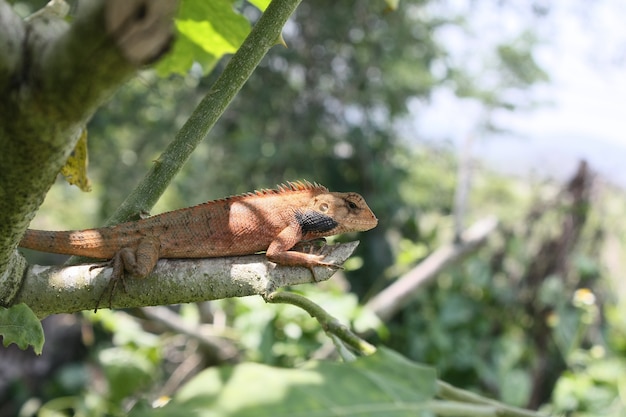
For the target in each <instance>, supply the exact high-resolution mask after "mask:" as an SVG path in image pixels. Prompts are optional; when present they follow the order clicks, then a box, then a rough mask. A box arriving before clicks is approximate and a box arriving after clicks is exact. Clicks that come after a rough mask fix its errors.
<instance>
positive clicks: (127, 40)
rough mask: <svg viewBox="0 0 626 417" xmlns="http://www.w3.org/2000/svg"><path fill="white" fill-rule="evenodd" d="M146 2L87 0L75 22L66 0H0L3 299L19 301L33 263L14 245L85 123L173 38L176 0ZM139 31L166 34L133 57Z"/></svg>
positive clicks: (148, 34) (0, 284)
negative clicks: (30, 1) (31, 1)
mask: <svg viewBox="0 0 626 417" xmlns="http://www.w3.org/2000/svg"><path fill="white" fill-rule="evenodd" d="M145 3H146V2H144V1H138V0H136V1H129V2H128V4H127V7H130V8H131V10H133V11H134V12H131V13H127V14H124V15H121V14H116V13H114V12H112V11H111V8H114V7H115V5H116V2H115V1H110V2H109V1H105V0H83V1H81V2H80V3H79V4H78V13H77V15H76V16H75V19H74V20H73V21H72V23H71V24H70V23H68V22H66V21H65V19H64V10H67V8H66V7H64V6H66V5H65V3H64V2H63V1H61V0H53V1H51V2H50V3H49V4H48V6H46V8H44V9H43V10H41V11H39V12H37V13H35V14H34V15H32V16H31V17H29V18H27V19H24V20H23V19H20V18H19V17H17V15H15V13H14V12H13V10H12V9H11V7H10V6H8V5H7V3H6V2H5V1H4V0H0V23H1V24H0V149H2V152H0V166H2V175H1V176H0V305H9V304H11V301H12V299H13V298H14V296H15V294H16V293H17V291H18V289H19V285H20V281H21V279H22V276H23V274H24V270H25V266H26V263H25V262H24V260H23V259H22V258H21V257H19V256H16V255H15V251H14V250H13V249H14V248H15V246H16V244H17V242H18V240H19V237H20V236H21V235H22V233H23V232H24V230H26V228H27V227H28V224H29V223H30V221H31V219H32V217H33V216H34V214H35V212H36V211H37V208H38V207H39V205H40V204H41V202H42V201H43V199H44V197H45V194H46V192H47V191H48V189H49V188H50V186H51V185H52V183H53V182H54V179H55V178H56V175H57V173H58V172H59V170H60V168H61V166H62V165H63V164H64V163H65V161H66V160H67V157H68V156H69V154H70V153H71V152H72V150H73V149H74V145H75V144H76V141H77V140H78V137H79V134H80V131H81V130H82V129H83V127H84V126H85V125H86V123H87V121H88V120H89V118H91V116H92V114H93V113H94V111H95V110H96V108H98V106H100V105H101V104H102V103H103V102H104V101H106V100H107V99H108V98H109V97H110V95H111V94H112V92H113V91H115V90H116V89H117V88H118V87H119V86H120V85H121V84H122V83H124V82H125V81H126V80H127V79H128V78H130V77H131V76H132V75H133V74H134V72H135V70H136V69H137V68H138V67H139V66H141V65H144V64H145V63H146V62H147V61H152V60H154V59H155V58H156V57H158V56H159V54H160V53H162V52H163V51H165V50H166V49H167V46H168V45H169V40H170V39H171V37H172V34H173V23H172V21H173V19H172V17H173V13H174V6H175V2H174V1H173V0H157V1H155V2H148V3H150V4H165V3H166V4H170V7H161V8H158V7H153V6H150V5H148V6H147V5H146V4H145ZM133 7H134V9H132V8H133ZM116 17H118V18H123V19H124V22H123V24H122V25H117V26H116V25H115V18H116ZM138 27H139V29H137V28H138ZM142 30H143V32H142ZM130 31H134V32H133V36H128V32H130ZM137 31H138V32H140V33H143V36H144V37H152V36H154V37H156V38H158V39H159V40H160V43H157V44H153V45H152V49H151V50H150V53H148V54H146V55H143V56H141V57H139V58H137V57H135V58H136V59H132V60H131V59H129V53H128V49H129V48H130V49H131V50H133V48H132V46H133V43H134V42H139V41H141V40H142V36H141V35H137ZM155 33H158V34H160V36H155ZM142 59H143V61H142Z"/></svg>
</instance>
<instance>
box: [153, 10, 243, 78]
mask: <svg viewBox="0 0 626 417" xmlns="http://www.w3.org/2000/svg"><path fill="white" fill-rule="evenodd" d="M175 22H176V29H177V32H178V34H177V37H176V41H175V42H174V46H173V48H172V51H171V52H170V53H169V54H168V55H167V56H166V57H165V58H164V59H163V60H161V62H159V64H158V65H157V67H156V69H157V73H158V74H159V75H160V76H166V75H169V74H171V73H178V74H185V73H186V72H187V71H189V69H190V68H191V66H192V64H193V63H194V62H196V63H198V64H200V66H201V67H202V71H203V73H205V74H206V73H208V72H209V71H211V69H213V67H214V66H215V64H216V63H217V61H218V60H219V59H220V58H222V57H223V56H224V55H226V54H232V53H234V52H235V51H237V49H238V48H239V46H240V45H241V43H242V42H243V41H244V39H245V38H246V36H247V35H248V33H249V32H250V23H249V22H248V21H247V20H246V18H244V17H243V16H242V15H240V14H238V13H237V12H236V11H235V10H234V9H233V4H232V1H230V0H212V1H204V0H184V1H183V2H182V3H181V5H180V8H179V10H178V15H177V17H176V19H175Z"/></svg>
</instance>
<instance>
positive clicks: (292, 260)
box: [265, 225, 340, 281]
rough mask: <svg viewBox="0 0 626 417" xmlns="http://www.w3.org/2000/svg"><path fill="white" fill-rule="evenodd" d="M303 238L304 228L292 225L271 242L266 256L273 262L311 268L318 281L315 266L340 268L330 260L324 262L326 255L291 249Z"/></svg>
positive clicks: (314, 277)
mask: <svg viewBox="0 0 626 417" xmlns="http://www.w3.org/2000/svg"><path fill="white" fill-rule="evenodd" d="M301 239H302V229H301V228H300V227H299V226H296V225H290V226H289V227H286V228H285V229H283V230H282V231H281V232H280V233H279V234H278V236H277V237H276V239H274V240H273V241H272V243H270V245H269V247H268V248H267V251H266V253H265V256H267V259H269V260H270V261H272V262H275V263H277V264H280V265H288V266H304V267H306V268H309V270H310V271H311V274H313V279H314V280H315V281H317V276H316V275H315V271H314V270H313V267H315V266H327V267H331V268H339V267H340V266H339V265H335V264H333V263H330V262H324V256H322V255H315V254H311V253H302V252H296V251H293V250H290V249H291V248H293V247H294V246H295V245H296V244H297V243H298V242H300V241H301Z"/></svg>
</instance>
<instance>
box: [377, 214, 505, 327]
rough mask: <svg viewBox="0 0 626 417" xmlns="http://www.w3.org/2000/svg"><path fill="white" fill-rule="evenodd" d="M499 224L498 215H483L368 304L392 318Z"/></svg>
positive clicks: (385, 319)
mask: <svg viewBox="0 0 626 417" xmlns="http://www.w3.org/2000/svg"><path fill="white" fill-rule="evenodd" d="M497 225H498V221H497V219H495V218H493V217H489V218H486V219H483V220H481V221H479V222H477V223H476V224H474V225H473V226H472V227H470V228H469V229H467V230H466V231H465V232H464V233H463V234H462V236H461V239H460V241H459V242H458V243H451V244H448V245H445V246H442V247H440V248H439V249H437V250H436V251H435V252H433V253H432V254H431V255H430V256H428V257H427V258H426V259H424V260H423V261H422V262H420V263H419V265H417V266H416V267H415V268H413V269H412V270H411V271H409V272H408V273H406V274H405V275H404V276H402V277H401V278H400V279H398V280H397V281H396V282H394V283H393V284H391V285H390V286H389V287H387V288H386V289H385V290H383V291H381V292H380V293H379V294H377V295H376V296H375V297H373V298H372V299H371V300H370V301H369V302H368V303H367V304H366V305H365V307H366V308H368V309H370V310H371V311H373V312H374V313H376V315H377V316H378V317H379V318H380V319H381V320H383V321H387V320H389V319H390V318H391V317H393V315H394V314H396V313H397V312H398V311H400V310H401V309H402V308H403V307H404V306H406V304H407V303H409V302H410V301H411V299H412V298H413V295H414V294H415V293H416V292H417V291H418V290H419V289H420V288H421V287H422V285H425V284H426V283H428V282H429V281H431V280H432V279H434V278H435V277H436V276H437V274H438V273H440V272H441V271H442V270H443V269H444V268H446V267H448V266H449V265H451V264H454V263H456V262H458V261H459V260H460V259H462V258H463V257H464V256H466V255H468V254H470V253H471V252H473V251H475V250H476V249H478V248H479V247H480V246H482V245H483V244H484V243H485V242H486V241H487V238H488V237H489V235H490V234H491V232H493V231H494V230H495V229H496V227H497Z"/></svg>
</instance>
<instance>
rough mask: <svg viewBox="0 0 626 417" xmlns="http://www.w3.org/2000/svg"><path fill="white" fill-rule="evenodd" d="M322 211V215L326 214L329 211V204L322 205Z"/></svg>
mask: <svg viewBox="0 0 626 417" xmlns="http://www.w3.org/2000/svg"><path fill="white" fill-rule="evenodd" d="M320 211H321V212H322V213H326V212H327V211H328V203H322V204H320Z"/></svg>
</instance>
